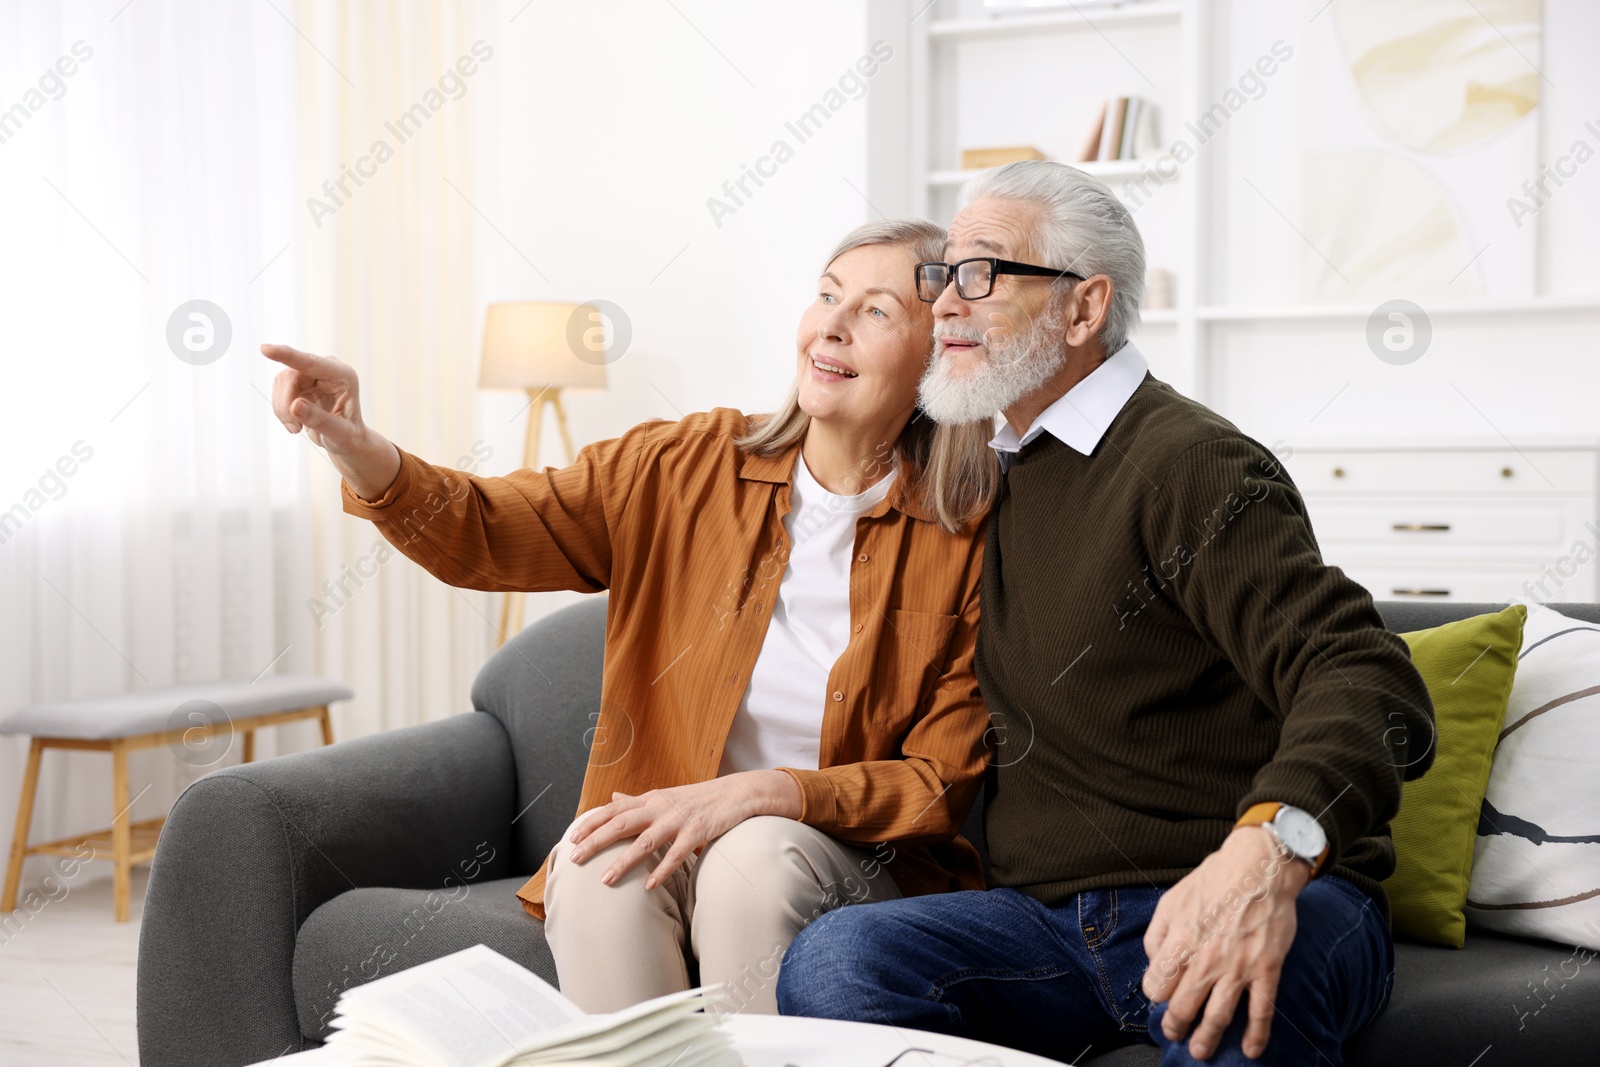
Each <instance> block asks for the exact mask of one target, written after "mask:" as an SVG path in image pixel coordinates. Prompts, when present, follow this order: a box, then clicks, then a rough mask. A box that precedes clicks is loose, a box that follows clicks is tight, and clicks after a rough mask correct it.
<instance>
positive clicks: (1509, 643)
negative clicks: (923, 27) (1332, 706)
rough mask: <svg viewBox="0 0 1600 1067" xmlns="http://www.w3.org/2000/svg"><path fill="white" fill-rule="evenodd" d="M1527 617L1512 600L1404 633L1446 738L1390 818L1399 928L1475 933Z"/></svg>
mask: <svg viewBox="0 0 1600 1067" xmlns="http://www.w3.org/2000/svg"><path fill="white" fill-rule="evenodd" d="M1527 617H1528V609H1527V608H1526V607H1525V606H1523V605H1521V604H1513V605H1511V606H1510V607H1508V608H1506V609H1505V610H1504V611H1501V612H1499V613H1497V614H1494V615H1476V616H1473V617H1472V618H1470V619H1462V620H1460V621H1459V622H1450V623H1446V624H1445V625H1443V626H1435V627H1433V628H1432V629H1431V630H1417V631H1415V632H1414V633H1408V634H1401V635H1400V636H1401V637H1402V638H1403V639H1404V640H1405V642H1406V644H1407V645H1409V646H1410V647H1411V662H1412V663H1414V664H1416V668H1417V671H1418V673H1420V674H1421V675H1422V680H1423V681H1424V682H1426V683H1427V685H1428V694H1429V695H1430V696H1432V697H1433V714H1434V719H1435V722H1436V723H1437V725H1438V740H1437V751H1436V752H1435V754H1434V757H1433V766H1432V767H1430V768H1428V772H1427V773H1426V774H1424V775H1423V776H1422V777H1421V778H1416V779H1413V780H1412V781H1409V782H1406V783H1405V785H1404V787H1403V788H1402V792H1401V797H1400V814H1399V815H1397V816H1395V820H1394V822H1393V823H1392V824H1391V825H1390V831H1391V832H1392V833H1393V835H1394V850H1395V856H1396V865H1395V870H1394V874H1392V875H1390V876H1389V879H1388V880H1387V881H1385V882H1384V883H1383V888H1384V890H1385V891H1386V892H1387V893H1388V894H1389V906H1390V910H1391V913H1392V916H1393V922H1394V932H1395V933H1396V934H1398V935H1402V936H1405V937H1410V938H1414V939H1416V940H1418V941H1430V942H1432V943H1434V944H1438V945H1448V946H1450V947H1451V948H1460V947H1461V946H1462V945H1463V944H1465V943H1466V937H1467V920H1466V914H1465V911H1464V907H1465V905H1466V902H1467V887H1468V885H1469V884H1470V882H1471V879H1472V853H1473V848H1474V846H1475V845H1476V843H1477V832H1478V809H1479V807H1480V806H1481V805H1482V804H1483V794H1484V790H1485V789H1487V788H1488V786H1489V766H1490V763H1491V762H1492V761H1493V758H1494V746H1495V738H1496V737H1497V736H1498V735H1499V733H1500V727H1501V726H1502V725H1503V724H1504V722H1505V717H1506V703H1507V702H1508V701H1509V700H1510V698H1511V681H1512V679H1513V678H1514V677H1515V676H1516V673H1517V653H1518V652H1520V651H1521V649H1522V624H1523V622H1524V621H1525V620H1526V619H1527Z"/></svg>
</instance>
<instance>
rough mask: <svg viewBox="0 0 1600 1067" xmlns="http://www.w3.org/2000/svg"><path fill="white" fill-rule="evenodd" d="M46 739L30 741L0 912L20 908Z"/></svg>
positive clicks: (0, 895) (0, 896) (1, 896)
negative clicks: (21, 886)
mask: <svg viewBox="0 0 1600 1067" xmlns="http://www.w3.org/2000/svg"><path fill="white" fill-rule="evenodd" d="M43 755H44V742H43V741H41V740H39V738H37V737H35V738H33V739H32V741H30V742H29V744H28V767H27V770H25V771H24V772H23V774H22V797H21V799H19V800H18V801H17V830H16V833H14V834H12V835H11V862H10V863H9V864H8V865H7V866H6V888H5V892H4V894H0V912H10V911H15V910H16V909H17V889H18V887H19V886H20V885H21V884H22V861H23V858H24V857H25V856H27V854H28V829H29V827H30V825H31V824H32V822H33V796H34V793H35V792H36V791H37V790H38V788H39V758H40V757H41V756H43Z"/></svg>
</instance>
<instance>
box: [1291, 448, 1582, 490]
mask: <svg viewBox="0 0 1600 1067" xmlns="http://www.w3.org/2000/svg"><path fill="white" fill-rule="evenodd" d="M1284 465H1285V466H1286V467H1288V469H1289V474H1290V476H1291V477H1293V478H1294V481H1295V484H1296V485H1298V486H1299V487H1300V489H1301V491H1303V492H1307V493H1311V492H1327V491H1337V492H1348V493H1496V494H1502V493H1503V494H1516V493H1583V494H1593V493H1594V492H1595V488H1596V483H1595V478H1596V469H1595V453H1594V452H1592V451H1580V450H1576V449H1574V450H1560V451H1556V450H1551V451H1539V452H1534V451H1530V452H1526V453H1519V452H1516V451H1514V450H1510V449H1507V450H1505V451H1455V452H1445V451H1438V452H1427V451H1406V452H1378V451H1372V452H1367V451H1361V450H1356V449H1351V450H1347V451H1315V450H1301V451H1297V452H1295V454H1294V455H1293V456H1292V457H1291V458H1289V459H1288V460H1286V461H1285V464H1284Z"/></svg>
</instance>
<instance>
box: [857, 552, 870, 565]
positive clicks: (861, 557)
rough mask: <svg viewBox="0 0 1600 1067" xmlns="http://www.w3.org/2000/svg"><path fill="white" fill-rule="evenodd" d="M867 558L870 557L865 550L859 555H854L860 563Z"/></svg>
mask: <svg viewBox="0 0 1600 1067" xmlns="http://www.w3.org/2000/svg"><path fill="white" fill-rule="evenodd" d="M869 558H870V557H869V556H868V555H867V554H866V553H865V552H863V553H861V555H859V556H857V557H856V560H857V561H858V562H860V563H865V562H866V561H867V560H868V559H869Z"/></svg>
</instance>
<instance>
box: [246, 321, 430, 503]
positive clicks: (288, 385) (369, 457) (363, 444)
mask: <svg viewBox="0 0 1600 1067" xmlns="http://www.w3.org/2000/svg"><path fill="white" fill-rule="evenodd" d="M261 354H262V355H264V356H266V357H267V358H268V359H270V360H274V361H276V362H278V363H282V364H283V365H284V368H285V369H284V370H281V371H279V372H278V376H277V377H276V378H274V379H273V380H272V413H273V414H274V415H276V416H278V421H279V422H281V423H283V425H284V428H285V429H286V430H288V431H289V432H290V433H299V432H300V431H301V430H302V429H304V430H305V432H306V436H307V437H308V438H310V440H311V443H312V444H314V445H316V446H317V447H318V448H321V449H322V450H324V451H325V452H327V453H328V458H329V459H330V460H332V461H333V465H334V466H335V467H337V468H338V469H339V473H340V474H342V475H344V478H345V481H347V482H349V483H350V488H352V489H354V490H355V491H356V495H357V496H359V497H361V499H363V500H376V499H377V498H378V497H380V496H382V495H383V494H384V491H385V490H387V489H388V488H389V486H390V485H391V484H393V482H394V479H395V476H396V475H398V474H399V473H400V451H399V450H398V449H397V448H395V446H394V444H393V443H392V442H391V441H389V439H388V438H386V437H384V436H383V435H382V434H380V433H377V432H376V431H374V430H373V429H372V428H371V427H369V426H368V425H367V424H366V423H364V422H362V421H361V404H360V397H359V383H358V382H357V380H356V372H355V370H354V368H352V367H351V366H350V365H349V364H348V363H341V362H340V361H339V360H337V359H329V358H327V357H326V356H313V355H312V354H311V353H309V352H301V351H300V350H299V349H296V348H290V347H289V346H288V345H262V346H261Z"/></svg>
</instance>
